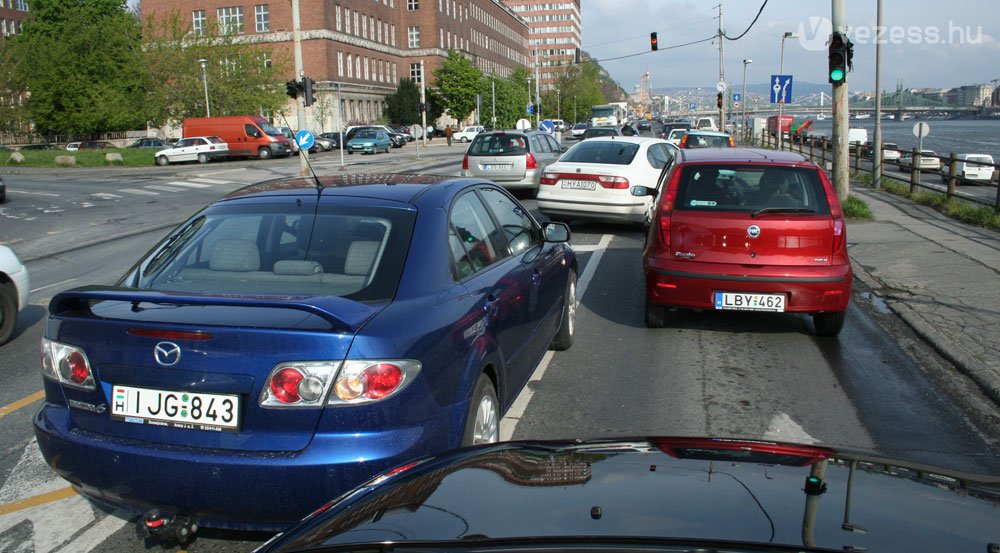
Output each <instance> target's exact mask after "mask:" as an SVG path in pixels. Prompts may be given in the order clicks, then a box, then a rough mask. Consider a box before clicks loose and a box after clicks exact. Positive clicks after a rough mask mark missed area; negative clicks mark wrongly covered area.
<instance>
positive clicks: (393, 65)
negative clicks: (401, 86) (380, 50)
mask: <svg viewBox="0 0 1000 553" xmlns="http://www.w3.org/2000/svg"><path fill="white" fill-rule="evenodd" d="M392 82H394V83H396V82H399V80H398V79H397V78H396V64H395V63H394V64H392Z"/></svg>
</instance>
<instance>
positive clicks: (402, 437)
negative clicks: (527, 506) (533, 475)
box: [34, 175, 578, 530]
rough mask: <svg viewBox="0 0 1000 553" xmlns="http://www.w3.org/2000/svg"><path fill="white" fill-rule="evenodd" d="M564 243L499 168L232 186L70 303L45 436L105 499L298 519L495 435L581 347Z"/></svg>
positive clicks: (54, 322) (46, 340)
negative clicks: (549, 369) (537, 383)
mask: <svg viewBox="0 0 1000 553" xmlns="http://www.w3.org/2000/svg"><path fill="white" fill-rule="evenodd" d="M568 239H569V229H568V227H566V226H565V225H564V224H561V223H545V224H539V223H538V222H536V221H535V219H534V218H533V217H532V216H531V215H530V213H529V212H528V211H527V210H526V209H525V208H524V207H523V206H521V205H520V204H519V203H518V201H517V200H516V199H514V198H513V197H512V196H511V195H510V194H509V193H508V192H506V191H505V190H504V189H503V188H501V187H499V186H497V185H495V184H493V183H491V182H488V181H485V180H482V179H467V178H464V179H463V178H451V177H440V176H425V175H346V176H340V177H325V178H316V179H313V178H293V179H280V180H274V181H268V182H264V183H260V184H256V185H252V186H250V187H247V188H244V189H242V190H239V191H236V192H233V193H231V194H229V195H227V196H225V197H223V198H221V199H219V200H218V201H216V202H214V203H213V204H211V205H210V206H208V207H207V208H206V209H204V210H202V211H201V212H200V213H198V214H196V215H195V216H193V217H192V218H191V219H190V220H188V221H187V222H185V223H184V224H182V225H181V226H180V227H178V228H177V229H176V230H175V231H173V232H172V233H171V234H169V235H168V236H167V237H166V238H165V239H164V240H163V241H162V242H161V243H159V244H158V245H157V246H156V247H154V248H153V249H152V250H151V251H150V252H149V253H148V254H147V255H146V256H145V257H143V258H142V259H141V260H140V261H139V262H138V263H136V264H135V265H134V266H133V267H132V268H131V269H130V270H129V271H128V272H127V274H126V275H125V276H124V277H122V279H121V280H120V281H119V282H118V283H117V285H116V286H111V287H84V288H77V289H74V290H69V291H66V292H62V293H60V294H58V295H56V296H55V297H54V298H53V299H52V301H51V303H50V305H49V317H48V324H47V327H46V331H45V335H44V337H43V339H42V371H43V375H44V379H43V380H44V384H45V402H44V404H43V405H42V407H41V409H40V410H39V412H38V413H37V415H36V416H35V419H34V426H35V434H36V436H37V439H38V444H39V447H40V448H41V451H42V454H43V455H44V457H45V460H46V461H47V462H48V464H49V465H50V466H51V467H52V468H53V470H55V471H56V472H57V473H58V474H59V475H60V476H62V477H63V478H65V479H66V480H67V481H69V482H70V483H71V484H72V485H73V486H75V487H76V488H77V489H78V490H79V491H80V492H81V493H83V494H84V495H86V496H87V497H89V498H91V499H93V500H95V501H97V502H99V503H103V504H107V505H110V506H113V507H116V508H123V509H127V510H130V511H132V512H135V513H140V514H141V513H146V514H147V515H148V514H149V513H150V512H151V510H153V509H155V510H157V511H158V512H159V513H160V514H161V515H163V516H164V517H184V518H185V519H188V520H190V521H192V522H194V523H197V524H199V525H202V526H211V527H218V528H230V529H259V530H276V529H282V528H285V527H287V526H289V525H290V524H291V523H293V522H295V521H297V520H298V519H300V518H302V517H303V516H304V515H306V514H308V513H309V512H310V511H311V510H312V509H314V508H316V507H318V506H320V505H322V504H324V503H325V502H327V501H329V499H330V498H331V497H336V496H337V495H338V494H340V493H342V492H344V491H346V490H349V489H351V487H353V486H355V485H357V484H360V483H362V482H364V481H366V480H367V479H369V478H371V477H372V476H373V475H375V474H377V473H379V472H381V471H385V470H387V469H389V468H391V467H395V466H398V465H400V464H402V463H405V462H407V461H409V460H411V459H414V458H418V457H421V456H425V455H429V454H435V453H439V452H443V451H445V450H448V449H451V448H454V447H458V446H461V445H467V444H478V443H489V442H495V441H497V440H498V438H499V421H500V418H501V416H502V414H503V413H504V412H505V410H506V409H508V408H509V407H510V405H511V403H512V402H513V400H514V398H515V397H516V396H517V395H518V393H519V391H520V390H521V389H522V388H523V387H524V385H525V383H526V382H527V381H528V378H529V376H530V375H531V373H532V372H533V370H534V368H535V366H536V365H537V363H538V362H539V360H540V359H541V358H542V356H543V355H544V354H545V351H546V350H547V349H556V350H561V349H566V348H568V347H569V346H570V345H571V344H572V342H573V335H574V315H575V308H576V275H577V274H578V269H577V260H576V256H575V255H574V253H573V250H572V249H571V248H570V246H569V245H568V243H567V241H568Z"/></svg>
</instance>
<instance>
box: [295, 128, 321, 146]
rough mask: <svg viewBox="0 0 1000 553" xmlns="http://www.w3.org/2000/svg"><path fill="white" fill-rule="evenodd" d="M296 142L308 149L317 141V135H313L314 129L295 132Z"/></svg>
mask: <svg viewBox="0 0 1000 553" xmlns="http://www.w3.org/2000/svg"><path fill="white" fill-rule="evenodd" d="M295 143H296V144H298V145H299V149H301V150H308V149H309V148H312V147H313V144H315V143H316V137H315V136H313V133H312V131H306V130H302V131H299V132H297V133H295Z"/></svg>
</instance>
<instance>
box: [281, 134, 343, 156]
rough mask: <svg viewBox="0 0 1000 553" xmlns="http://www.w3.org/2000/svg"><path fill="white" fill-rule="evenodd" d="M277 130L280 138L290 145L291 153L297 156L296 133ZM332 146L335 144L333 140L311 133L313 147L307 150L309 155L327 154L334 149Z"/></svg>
mask: <svg viewBox="0 0 1000 553" xmlns="http://www.w3.org/2000/svg"><path fill="white" fill-rule="evenodd" d="M277 129H278V131H279V132H281V136H284V137H285V138H287V139H288V141H289V142H291V143H292V151H293V152H294V153H295V154H296V155H298V153H299V143H298V142H297V141H296V140H295V134H296V132H295V131H293V130H292V129H290V128H288V127H277ZM334 144H335V142H334V141H333V140H330V139H329V138H325V137H323V136H322V135H318V134H315V133H313V145H312V147H311V148H309V153H310V154H316V153H319V152H329V151H330V150H332V149H333V148H334V147H335V146H334Z"/></svg>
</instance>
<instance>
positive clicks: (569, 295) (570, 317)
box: [549, 270, 576, 351]
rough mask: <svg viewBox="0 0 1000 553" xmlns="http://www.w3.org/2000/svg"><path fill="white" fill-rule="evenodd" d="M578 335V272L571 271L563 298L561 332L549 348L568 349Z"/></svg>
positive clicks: (557, 333)
mask: <svg viewBox="0 0 1000 553" xmlns="http://www.w3.org/2000/svg"><path fill="white" fill-rule="evenodd" d="M575 336H576V273H575V272H573V271H572V270H571V271H570V272H569V281H568V282H567V283H566V295H565V297H564V298H563V310H562V317H561V318H560V320H559V332H556V337H555V338H553V339H552V345H550V346H549V349H552V350H555V351H566V350H568V349H569V348H570V346H572V345H573V338H574V337H575Z"/></svg>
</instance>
